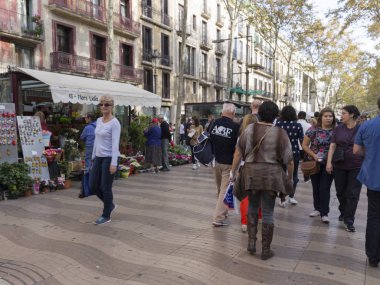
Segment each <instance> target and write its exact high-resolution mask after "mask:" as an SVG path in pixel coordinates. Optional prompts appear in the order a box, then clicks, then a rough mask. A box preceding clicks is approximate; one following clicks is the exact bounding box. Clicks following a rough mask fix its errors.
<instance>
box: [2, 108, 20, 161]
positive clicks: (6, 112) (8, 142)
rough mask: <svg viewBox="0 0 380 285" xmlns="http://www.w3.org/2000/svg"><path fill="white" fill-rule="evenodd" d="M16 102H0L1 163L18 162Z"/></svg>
mask: <svg viewBox="0 0 380 285" xmlns="http://www.w3.org/2000/svg"><path fill="white" fill-rule="evenodd" d="M17 158H18V155H17V126H16V113H15V104H13V103H0V163H1V162H10V163H13V162H17Z"/></svg>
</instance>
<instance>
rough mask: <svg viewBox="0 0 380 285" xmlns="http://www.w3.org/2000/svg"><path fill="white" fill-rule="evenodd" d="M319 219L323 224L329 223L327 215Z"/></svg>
mask: <svg viewBox="0 0 380 285" xmlns="http://www.w3.org/2000/svg"><path fill="white" fill-rule="evenodd" d="M321 221H322V222H323V223H325V224H328V223H330V220H329V217H327V216H323V217H322V218H321Z"/></svg>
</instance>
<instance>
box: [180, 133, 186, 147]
mask: <svg viewBox="0 0 380 285" xmlns="http://www.w3.org/2000/svg"><path fill="white" fill-rule="evenodd" d="M185 141H186V137H185V134H180V135H179V144H181V145H184V144H185Z"/></svg>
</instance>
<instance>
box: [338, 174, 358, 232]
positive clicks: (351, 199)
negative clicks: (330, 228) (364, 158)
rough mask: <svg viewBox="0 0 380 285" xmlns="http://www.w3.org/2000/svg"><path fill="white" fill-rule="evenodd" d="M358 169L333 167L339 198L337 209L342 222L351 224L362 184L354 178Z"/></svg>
mask: <svg viewBox="0 0 380 285" xmlns="http://www.w3.org/2000/svg"><path fill="white" fill-rule="evenodd" d="M359 171H360V169H351V170H344V169H338V168H334V182H335V188H336V197H337V198H338V200H339V211H340V215H341V216H342V217H343V220H344V223H345V224H348V225H353V224H354V221H355V212H356V208H357V206H358V202H359V197H360V190H361V189H362V184H361V183H360V182H359V181H358V180H357V179H356V177H357V176H358V174H359Z"/></svg>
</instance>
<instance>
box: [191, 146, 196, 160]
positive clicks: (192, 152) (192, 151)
mask: <svg viewBox="0 0 380 285" xmlns="http://www.w3.org/2000/svg"><path fill="white" fill-rule="evenodd" d="M190 150H191V162H192V163H193V164H195V163H197V162H196V160H195V156H194V146H192V145H191V146H190Z"/></svg>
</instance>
